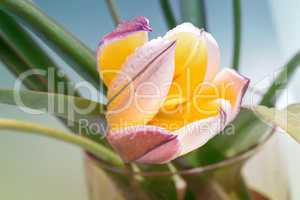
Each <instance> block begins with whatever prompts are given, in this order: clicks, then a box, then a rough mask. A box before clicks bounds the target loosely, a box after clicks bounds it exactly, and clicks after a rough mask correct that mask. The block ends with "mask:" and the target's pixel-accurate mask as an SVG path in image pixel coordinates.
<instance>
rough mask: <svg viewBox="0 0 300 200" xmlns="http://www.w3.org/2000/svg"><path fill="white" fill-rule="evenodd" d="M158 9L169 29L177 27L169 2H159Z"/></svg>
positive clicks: (167, 0)
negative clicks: (159, 8) (160, 10)
mask: <svg viewBox="0 0 300 200" xmlns="http://www.w3.org/2000/svg"><path fill="white" fill-rule="evenodd" d="M160 7H161V9H162V12H163V14H164V17H165V20H166V22H167V25H168V27H169V29H172V28H174V27H175V26H176V25H177V22H176V19H175V16H174V13H173V10H172V7H171V4H170V1H169V0H160Z"/></svg>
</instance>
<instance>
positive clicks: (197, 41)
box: [164, 23, 220, 100]
mask: <svg viewBox="0 0 300 200" xmlns="http://www.w3.org/2000/svg"><path fill="white" fill-rule="evenodd" d="M164 38H166V39H171V40H176V42H177V44H176V49H175V75H174V81H173V83H172V86H171V89H170V92H169V95H168V96H169V97H168V98H174V97H177V96H179V97H180V98H183V99H187V100H188V99H190V98H191V96H192V95H193V92H194V90H195V88H196V87H197V86H198V85H199V84H200V83H201V82H203V81H204V80H212V79H213V78H214V77H215V75H216V73H217V70H218V66H219V60H220V52H219V47H218V45H217V42H216V41H215V39H214V38H213V37H212V36H211V35H210V34H209V33H207V32H205V31H203V30H200V29H198V28H196V27H195V26H193V25H192V24H190V23H183V24H181V25H179V26H177V27H176V28H174V29H173V30H171V31H169V32H168V33H167V34H166V35H165V37H164Z"/></svg>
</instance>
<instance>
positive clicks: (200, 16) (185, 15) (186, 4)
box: [180, 0, 207, 30]
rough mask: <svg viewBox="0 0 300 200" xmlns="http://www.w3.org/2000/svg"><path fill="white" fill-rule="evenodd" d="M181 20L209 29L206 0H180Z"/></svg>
mask: <svg viewBox="0 0 300 200" xmlns="http://www.w3.org/2000/svg"><path fill="white" fill-rule="evenodd" d="M180 8H181V10H180V11H181V21H182V22H191V23H192V24H194V25H195V26H198V27H199V28H204V29H205V30H207V24H206V12H205V5H204V0H180Z"/></svg>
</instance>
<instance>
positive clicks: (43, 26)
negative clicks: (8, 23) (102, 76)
mask: <svg viewBox="0 0 300 200" xmlns="http://www.w3.org/2000/svg"><path fill="white" fill-rule="evenodd" d="M0 8H1V9H5V10H7V11H9V12H11V13H12V14H14V15H17V16H18V17H19V18H20V19H21V20H23V21H25V22H26V23H27V24H29V25H30V26H31V27H32V28H33V30H35V31H36V32H37V33H38V35H39V36H41V38H42V39H46V42H48V43H49V44H50V45H51V46H52V47H54V50H56V51H57V52H58V53H59V54H61V55H62V56H63V58H64V59H65V61H66V62H68V63H69V64H70V66H71V67H73V68H74V70H75V71H77V72H78V73H79V74H80V75H81V76H82V77H83V78H84V79H85V80H87V81H88V82H90V83H91V84H92V85H94V86H95V87H96V88H99V87H100V82H99V75H98V72H97V70H96V58H95V55H94V52H92V51H91V50H90V49H89V48H88V47H87V46H85V45H84V44H83V43H82V42H80V41H79V40H78V39H76V38H75V37H74V36H73V35H72V34H71V33H69V32H67V31H66V30H65V29H64V28H63V27H62V26H60V25H58V24H57V23H56V22H54V20H52V19H51V18H50V17H48V16H46V15H45V14H44V13H43V12H42V11H41V10H40V9H39V8H38V7H36V6H35V5H34V4H33V3H32V2H31V1H28V0H1V1H0Z"/></svg>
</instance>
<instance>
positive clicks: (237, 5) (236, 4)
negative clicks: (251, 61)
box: [232, 0, 242, 70]
mask: <svg viewBox="0 0 300 200" xmlns="http://www.w3.org/2000/svg"><path fill="white" fill-rule="evenodd" d="M241 17H242V16H241V1H240V0H233V24H234V26H233V27H234V34H233V58H232V67H233V69H235V70H238V69H239V64H240V51H241Z"/></svg>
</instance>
